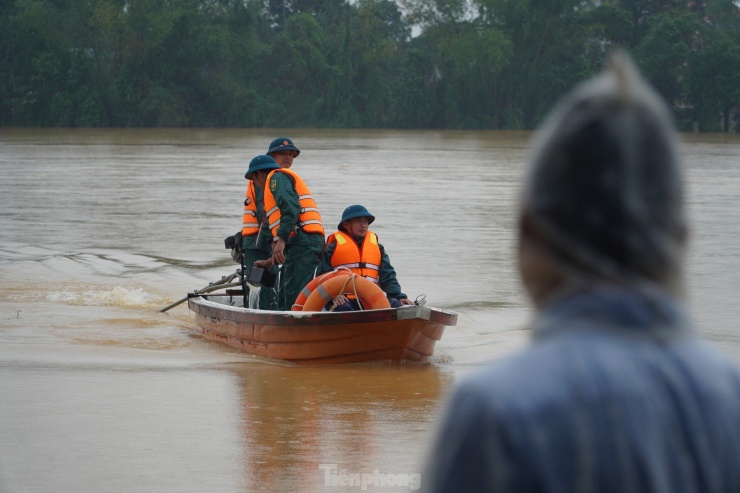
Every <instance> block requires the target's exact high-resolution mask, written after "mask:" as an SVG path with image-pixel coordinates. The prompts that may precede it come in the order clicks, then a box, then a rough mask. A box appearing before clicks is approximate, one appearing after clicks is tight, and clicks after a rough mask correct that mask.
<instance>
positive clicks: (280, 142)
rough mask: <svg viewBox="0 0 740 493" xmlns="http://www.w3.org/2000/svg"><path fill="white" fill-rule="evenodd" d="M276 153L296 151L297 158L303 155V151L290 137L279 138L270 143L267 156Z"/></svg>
mask: <svg viewBox="0 0 740 493" xmlns="http://www.w3.org/2000/svg"><path fill="white" fill-rule="evenodd" d="M276 151H295V155H296V156H298V154H300V153H301V150H300V149H298V148H297V147H296V146H294V145H293V141H292V140H290V139H289V138H288V137H278V138H277V139H275V140H273V141H272V142H270V148H269V149H268V150H267V154H272V153H273V152H276Z"/></svg>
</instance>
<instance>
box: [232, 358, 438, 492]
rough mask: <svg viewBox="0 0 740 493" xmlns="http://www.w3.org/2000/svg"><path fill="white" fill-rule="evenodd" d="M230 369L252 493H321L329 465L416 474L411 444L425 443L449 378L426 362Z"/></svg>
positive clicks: (417, 456)
mask: <svg viewBox="0 0 740 493" xmlns="http://www.w3.org/2000/svg"><path fill="white" fill-rule="evenodd" d="M234 371H235V372H236V373H237V374H238V375H239V386H240V388H241V402H242V415H241V423H242V436H243V439H244V445H245V447H244V449H245V451H246V456H245V473H246V477H247V481H248V483H249V484H250V486H251V488H252V489H253V490H255V491H305V492H310V491H322V490H323V489H324V488H323V487H324V486H327V485H325V473H326V468H327V467H333V466H336V469H337V472H339V471H342V470H345V471H347V472H348V473H353V474H363V473H372V472H373V471H374V470H378V471H381V472H382V473H384V474H399V473H407V474H412V473H419V472H420V470H421V462H422V459H423V448H420V447H417V446H416V444H419V443H426V442H427V441H428V439H429V434H430V432H431V430H432V425H433V421H434V419H435V416H436V411H437V405H438V400H439V397H440V394H441V392H442V388H443V386H444V385H445V384H447V383H449V381H450V380H451V378H452V377H451V375H449V374H446V373H444V372H443V371H440V370H438V369H437V368H435V367H434V366H433V365H428V364H427V365H398V364H387V365H386V364H366V365H350V366H347V367H321V368H301V367H286V366H273V365H262V366H250V367H241V368H239V369H236V370H234ZM409 423H414V425H413V426H412V427H409ZM322 465H324V468H322V467H321V466H322Z"/></svg>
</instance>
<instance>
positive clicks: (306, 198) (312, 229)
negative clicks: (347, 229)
mask: <svg viewBox="0 0 740 493" xmlns="http://www.w3.org/2000/svg"><path fill="white" fill-rule="evenodd" d="M275 173H285V174H286V175H288V176H290V177H291V178H292V179H293V186H294V187H295V191H296V193H298V202H299V203H300V205H301V212H300V214H299V215H298V224H296V228H295V230H294V231H291V232H290V236H294V235H295V234H296V231H297V230H298V229H303V231H305V232H306V233H320V234H321V235H322V236H323V234H324V226H323V225H322V223H321V214H319V208H318V207H317V206H316V201H315V200H314V199H313V197H312V196H311V190H309V189H308V186H306V184H305V183H304V182H303V180H302V179H301V177H300V176H298V174H297V173H296V172H295V171H291V170H290V169H287V168H280V169H274V170H272V171H270V174H269V175H267V180H266V181H265V184H266V185H265V217H267V221H268V224H269V225H270V231H272V237H273V238H277V231H278V228H279V227H280V208H279V207H278V206H277V203H276V202H275V197H274V196H273V195H272V190H270V189H271V188H272V187H271V186H270V180H272V177H273V175H274V174H275Z"/></svg>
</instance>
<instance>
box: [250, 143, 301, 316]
mask: <svg viewBox="0 0 740 493" xmlns="http://www.w3.org/2000/svg"><path fill="white" fill-rule="evenodd" d="M300 153H301V151H300V149H298V148H297V147H296V146H295V145H294V144H293V141H292V140H290V139H289V138H287V137H278V138H277V139H274V140H273V141H272V142H270V147H269V148H268V150H267V155H268V156H271V157H272V158H273V159H274V160H275V162H277V164H278V165H280V166H281V167H282V168H290V167H291V166H292V165H293V159H294V158H295V157H297V156H298V154H300ZM263 196H264V192H263V191H262V189H261V188H260V187H256V186H254V181H253V180H249V183H248V184H247V191H246V198H245V199H244V217H243V220H242V233H241V234H242V249H243V251H244V256H245V258H244V268H245V271H246V272H245V275H246V276H247V277H249V273H250V272H251V271H252V267H254V263H255V262H257V261H262V260H267V259H268V258H270V257H271V256H272V235H271V233H270V228H268V226H267V223H266V221H265V220H264V219H265V209H264V207H263ZM271 270H272V272H273V273H274V274H277V267H276V266H273V267H272V268H271ZM258 307H259V308H260V310H275V309H276V308H277V298H276V296H275V291H274V290H273V289H271V288H268V287H265V286H263V287H262V288H261V289H260V294H259V303H258Z"/></svg>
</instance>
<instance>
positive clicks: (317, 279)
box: [291, 268, 352, 312]
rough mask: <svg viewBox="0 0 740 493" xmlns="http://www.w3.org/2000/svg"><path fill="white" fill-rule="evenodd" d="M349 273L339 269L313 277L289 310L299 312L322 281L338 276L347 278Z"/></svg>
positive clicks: (347, 270) (344, 269)
mask: <svg viewBox="0 0 740 493" xmlns="http://www.w3.org/2000/svg"><path fill="white" fill-rule="evenodd" d="M351 273H352V271H350V270H349V269H347V268H340V269H337V270H333V271H331V272H327V273H326V274H322V275H320V276H318V277H314V278H313V279H311V282H309V283H308V284H306V287H304V288H303V289H302V290H301V292H300V293H298V297H297V298H296V300H295V302H294V303H293V306H292V307H291V310H293V311H296V312H300V311H301V310H303V305H304V303H306V300H307V299H308V297H309V296H311V293H313V292H314V290H315V289H316V287H317V286H318V285H319V284H321V283H323V282H324V281H328V280H329V279H331V278H332V277H336V276H340V275H344V276H348V275H350V274H351Z"/></svg>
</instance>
